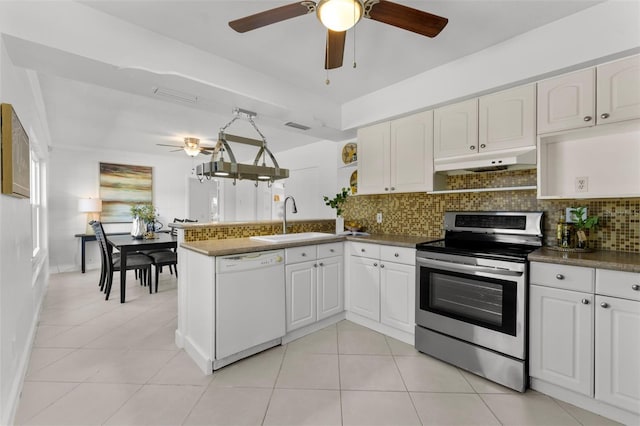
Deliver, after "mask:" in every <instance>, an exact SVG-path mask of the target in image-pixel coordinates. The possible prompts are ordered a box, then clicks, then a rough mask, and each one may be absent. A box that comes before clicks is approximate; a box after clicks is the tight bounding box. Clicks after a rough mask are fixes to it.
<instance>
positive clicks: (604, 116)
mask: <svg viewBox="0 0 640 426" xmlns="http://www.w3.org/2000/svg"><path fill="white" fill-rule="evenodd" d="M597 73H598V89H597V90H598V92H597V93H598V96H597V97H596V99H597V111H598V117H597V119H596V120H597V123H598V124H605V123H615V122H617V121H624V120H630V119H633V118H640V56H633V57H631V58H627V59H623V60H621V61H616V62H611V63H608V64H604V65H601V66H599V67H598V68H597Z"/></svg>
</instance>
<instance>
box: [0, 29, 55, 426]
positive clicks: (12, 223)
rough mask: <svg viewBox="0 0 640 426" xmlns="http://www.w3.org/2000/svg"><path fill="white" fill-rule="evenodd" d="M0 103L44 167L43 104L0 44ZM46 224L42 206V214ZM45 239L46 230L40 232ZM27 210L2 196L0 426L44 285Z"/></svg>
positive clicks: (12, 399)
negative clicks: (12, 114) (12, 111)
mask: <svg viewBox="0 0 640 426" xmlns="http://www.w3.org/2000/svg"><path fill="white" fill-rule="evenodd" d="M0 100H1V101H2V102H4V103H10V104H12V105H13V107H14V109H15V111H16V114H17V115H18V117H19V118H20V121H21V123H22V125H23V127H24V128H25V130H26V131H27V133H28V135H29V142H30V144H31V148H32V149H34V148H35V149H36V151H38V152H39V153H40V155H41V156H43V160H44V161H46V153H47V149H46V146H47V144H48V140H49V134H48V132H47V126H46V123H45V122H43V113H42V103H41V102H42V98H41V97H40V92H39V86H37V81H36V80H35V79H34V78H33V75H32V74H31V73H28V72H26V71H25V70H24V69H21V68H16V67H15V66H14V65H13V63H12V62H11V60H10V59H9V57H8V55H7V52H6V50H5V46H4V42H3V40H2V39H1V38H0ZM42 214H43V217H44V220H45V222H46V216H47V209H46V206H45V207H44V208H43V211H42ZM43 231H44V232H45V235H46V228H45V229H43ZM32 252H33V248H32V233H31V205H30V202H29V200H28V199H19V198H13V197H11V196H8V195H0V424H3V425H5V424H10V423H11V422H12V419H13V416H14V413H15V408H16V406H17V401H18V395H19V392H20V390H21V387H22V379H23V377H24V374H25V371H26V367H27V362H28V359H29V354H30V346H31V342H32V339H33V335H34V331H35V325H36V321H37V318H38V313H39V310H40V306H41V302H42V300H43V295H44V292H45V289H46V285H47V282H48V267H47V259H46V245H45V247H43V254H44V256H43V257H41V258H40V260H41V262H40V263H37V262H34V264H33V265H32V259H31V257H32Z"/></svg>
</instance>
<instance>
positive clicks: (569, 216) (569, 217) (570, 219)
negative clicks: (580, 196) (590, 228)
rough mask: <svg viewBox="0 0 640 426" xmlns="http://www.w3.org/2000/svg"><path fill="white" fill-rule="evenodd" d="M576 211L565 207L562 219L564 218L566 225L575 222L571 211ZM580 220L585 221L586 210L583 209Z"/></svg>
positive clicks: (573, 208)
mask: <svg viewBox="0 0 640 426" xmlns="http://www.w3.org/2000/svg"><path fill="white" fill-rule="evenodd" d="M575 209H577V207H567V209H566V213H565V215H564V217H565V218H566V221H567V223H574V222H575V220H573V219H574V217H575V215H574V214H573V210H575ZM582 219H583V220H587V208H586V207H585V208H584V214H583V215H582Z"/></svg>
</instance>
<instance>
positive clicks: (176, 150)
mask: <svg viewBox="0 0 640 426" xmlns="http://www.w3.org/2000/svg"><path fill="white" fill-rule="evenodd" d="M178 151H184V149H183V148H180V149H172V150H170V151H169V152H178Z"/></svg>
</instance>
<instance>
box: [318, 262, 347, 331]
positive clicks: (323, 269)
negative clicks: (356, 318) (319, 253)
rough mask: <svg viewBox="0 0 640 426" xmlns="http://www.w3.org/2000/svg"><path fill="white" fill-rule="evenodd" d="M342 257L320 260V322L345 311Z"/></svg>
mask: <svg viewBox="0 0 640 426" xmlns="http://www.w3.org/2000/svg"><path fill="white" fill-rule="evenodd" d="M343 270H344V265H343V263H342V257H330V258H326V259H319V260H318V286H317V287H318V294H317V300H318V321H320V320H321V319H324V318H328V317H330V316H331V315H335V314H337V313H340V312H342V311H343V310H344V302H343V294H344V284H343V279H342V277H343Z"/></svg>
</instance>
